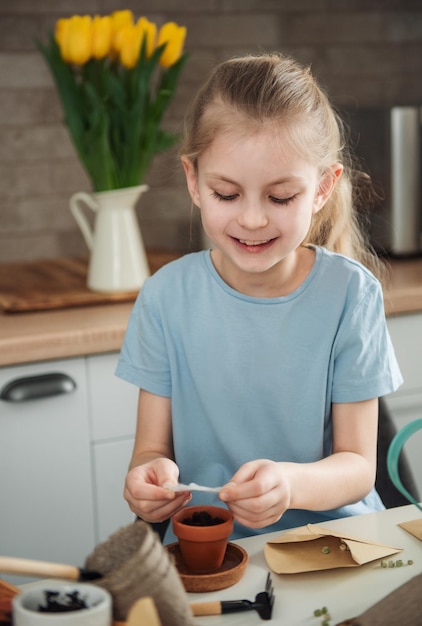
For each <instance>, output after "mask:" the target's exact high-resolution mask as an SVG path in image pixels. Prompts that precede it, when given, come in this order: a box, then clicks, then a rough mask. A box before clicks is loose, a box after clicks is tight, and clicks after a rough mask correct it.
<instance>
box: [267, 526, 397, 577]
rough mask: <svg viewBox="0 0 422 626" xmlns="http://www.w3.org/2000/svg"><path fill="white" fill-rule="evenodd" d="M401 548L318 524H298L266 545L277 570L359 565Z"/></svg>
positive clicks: (389, 554)
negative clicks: (299, 525)
mask: <svg viewBox="0 0 422 626" xmlns="http://www.w3.org/2000/svg"><path fill="white" fill-rule="evenodd" d="M401 550H402V548H394V547H392V546H386V545H383V544H380V543H374V542H373V541H370V540H369V539H360V538H358V537H352V536H350V535H346V534H344V533H338V532H336V531H334V530H329V529H327V528H321V527H320V526H316V525H315V524H308V525H307V526H301V527H300V528H295V529H294V530H292V531H289V532H287V533H285V534H283V535H281V536H280V537H277V538H276V539H273V540H272V541H268V542H267V543H266V544H265V546H264V554H265V559H266V561H267V564H268V566H269V567H270V568H271V569H272V570H273V572H275V573H276V574H298V573H299V572H316V571H319V570H326V569H333V568H336V567H358V566H359V565H363V564H364V563H369V562H370V561H374V560H376V559H384V558H386V557H387V556H391V555H392V554H396V553H397V552H400V551H401Z"/></svg>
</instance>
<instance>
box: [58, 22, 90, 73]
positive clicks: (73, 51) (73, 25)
mask: <svg viewBox="0 0 422 626" xmlns="http://www.w3.org/2000/svg"><path fill="white" fill-rule="evenodd" d="M91 31H92V18H91V17H89V15H84V16H80V15H73V16H72V17H71V18H69V19H68V20H59V21H58V23H57V26H56V41H57V43H58V45H59V47H60V53H61V56H62V58H63V60H64V61H65V62H66V63H74V64H76V65H84V63H86V62H87V61H88V60H89V58H90V57H91Z"/></svg>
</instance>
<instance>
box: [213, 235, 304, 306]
mask: <svg viewBox="0 0 422 626" xmlns="http://www.w3.org/2000/svg"><path fill="white" fill-rule="evenodd" d="M211 259H212V261H213V264H214V267H215V269H216V271H217V272H218V274H219V275H220V276H221V278H222V279H223V280H224V282H226V283H227V284H228V285H229V286H230V287H232V289H235V290H236V291H238V292H239V293H243V294H245V295H247V296H251V297H253V298H278V297H281V296H288V295H289V294H291V293H293V292H294V291H296V289H297V288H298V287H300V285H301V284H302V283H303V282H304V281H305V279H306V278H307V276H308V275H309V272H310V271H311V269H312V267H313V265H314V262H315V250H314V249H313V248H308V247H305V246H300V247H299V248H297V249H296V250H295V251H294V252H292V253H291V254H289V256H288V257H286V258H284V259H283V260H282V261H280V262H279V263H277V264H276V265H274V266H272V267H271V268H270V269H268V270H267V271H266V272H261V273H259V274H253V273H245V272H242V270H240V269H238V268H236V267H235V266H233V265H232V264H231V263H227V260H226V258H225V256H224V255H223V254H222V253H221V251H220V250H219V249H217V248H216V249H214V250H213V251H212V252H211Z"/></svg>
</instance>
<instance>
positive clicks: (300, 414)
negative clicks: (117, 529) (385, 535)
mask: <svg viewBox="0 0 422 626" xmlns="http://www.w3.org/2000/svg"><path fill="white" fill-rule="evenodd" d="M315 251H316V257H315V263H314V266H313V268H312V270H311V272H310V273H309V275H308V276H307V278H306V279H305V281H304V282H303V283H302V284H301V285H300V286H299V287H298V288H297V289H296V290H295V291H294V292H293V293H291V294H289V295H287V296H282V297H277V298H255V297H250V296H247V295H244V294H242V293H239V292H237V291H235V290H234V289H232V288H231V287H229V286H228V285H227V284H226V283H225V282H224V281H223V280H222V278H221V277H220V276H219V274H218V273H217V271H216V270H215V268H214V265H213V263H212V260H211V256H210V252H209V251H203V252H197V253H192V254H188V255H186V256H184V257H182V258H181V259H179V260H177V261H174V262H172V263H170V264H168V265H165V266H164V267H163V268H161V269H160V270H159V271H158V272H157V273H156V274H154V275H153V276H152V277H151V278H149V279H148V280H147V281H146V282H145V283H144V285H143V287H142V289H141V291H140V293H139V295H138V298H137V300H136V303H135V305H134V308H133V312H132V314H131V317H130V321H129V325H128V329H127V333H126V337H125V340H124V344H123V347H122V351H121V355H120V359H119V363H118V366H117V370H116V373H117V375H118V376H120V377H121V378H123V379H125V380H127V381H129V382H131V383H133V384H135V385H137V386H138V387H139V388H142V389H146V390H147V391H149V392H151V393H153V394H157V395H160V396H165V397H170V398H171V405H172V423H173V443H174V452H175V460H176V463H177V465H178V466H179V468H180V481H181V482H184V483H189V482H196V483H199V484H202V485H207V486H219V485H223V484H224V483H226V482H228V481H229V480H230V478H231V477H232V475H233V474H234V473H235V472H236V471H237V470H238V469H239V467H240V466H241V465H242V464H243V463H245V462H247V461H251V460H254V459H264V458H265V459H271V460H273V461H291V462H297V463H310V462H313V461H317V460H319V459H321V458H323V457H325V456H327V455H329V454H330V453H331V451H332V415H331V405H332V403H333V402H334V403H337V402H339V403H344V402H358V401H361V400H368V399H370V398H375V397H380V396H383V395H385V394H388V393H390V392H392V391H394V390H395V389H396V388H397V387H398V386H399V385H400V384H401V382H402V378H401V374H400V371H399V368H398V365H397V362H396V358H395V355H394V350H393V348H392V345H391V341H390V338H389V335H388V330H387V326H386V321H385V315H384V304H383V296H382V290H381V286H380V284H379V282H378V281H377V280H376V278H375V277H374V276H373V275H372V274H371V273H370V272H369V271H368V270H366V269H365V268H364V267H363V266H362V265H360V264H359V263H357V262H356V261H353V260H351V259H349V258H347V257H344V256H342V255H339V254H334V253H332V252H329V251H327V250H325V249H324V248H319V247H317V248H315ZM193 496H194V497H193V500H192V502H191V504H199V503H204V502H207V503H210V504H211V503H213V504H218V505H220V506H222V503H221V501H220V500H218V498H217V496H215V495H213V494H209V493H196V492H194V493H193ZM382 508H383V505H382V503H381V501H380V499H379V497H378V494H377V493H376V492H375V491H374V490H373V491H372V492H371V493H370V494H369V495H368V496H367V497H366V498H365V499H364V500H362V501H360V502H358V503H356V504H351V505H347V506H344V507H341V508H339V509H336V510H331V511H302V510H289V511H287V512H286V513H285V514H284V515H283V517H282V518H281V519H280V520H279V522H277V523H276V524H274V525H272V526H267V527H266V528H264V529H258V530H255V529H249V528H245V527H242V526H240V525H236V526H235V532H234V535H233V538H238V537H242V536H247V535H251V534H254V533H260V532H271V531H275V530H281V529H284V528H290V527H294V526H300V525H302V524H305V523H318V522H321V521H324V520H327V519H333V518H337V517H345V516H348V515H354V514H359V513H366V512H371V511H374V510H378V509H382ZM171 539H172V537H170V536H169V540H171Z"/></svg>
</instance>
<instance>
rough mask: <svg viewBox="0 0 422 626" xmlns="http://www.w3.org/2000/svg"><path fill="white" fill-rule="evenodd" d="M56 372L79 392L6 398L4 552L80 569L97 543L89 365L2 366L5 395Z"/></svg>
mask: <svg viewBox="0 0 422 626" xmlns="http://www.w3.org/2000/svg"><path fill="white" fill-rule="evenodd" d="M50 373H60V374H64V375H65V376H66V377H68V379H69V380H70V381H73V382H74V383H75V388H74V389H73V390H70V391H67V392H65V393H63V394H60V395H53V396H51V397H44V398H42V397H40V398H37V399H33V400H26V401H21V402H20V401H15V402H14V401H6V400H0V503H1V504H0V554H2V555H9V556H19V557H24V558H32V559H41V560H48V561H57V562H64V563H74V564H81V563H82V560H83V559H84V557H85V556H86V554H87V553H88V552H89V551H90V550H92V547H93V545H94V532H93V509H92V472H91V454H90V444H89V429H88V419H87V410H88V403H87V387H86V371H85V360H84V359H72V360H66V361H55V362H50V363H48V362H47V363H43V364H41V363H40V364H32V365H25V366H19V367H9V368H2V369H0V389H5V386H6V385H7V384H8V383H10V382H11V381H15V380H16V379H23V382H22V385H23V386H24V385H25V384H26V382H28V377H33V376H36V375H37V376H39V375H46V374H50ZM25 381H26V382H25ZM30 381H31V379H30ZM30 381H29V382H30ZM31 384H32V385H34V386H35V387H36V381H32V383H31ZM41 384H42V380H41ZM23 386H21V389H23ZM35 387H34V388H35ZM11 580H13V582H21V579H17V578H16V577H13V578H12V579H11Z"/></svg>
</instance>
